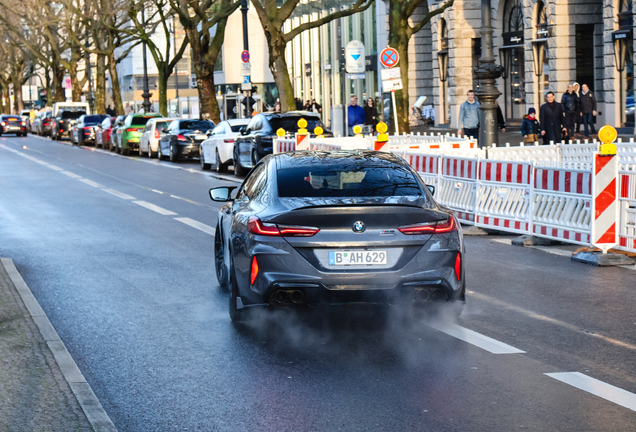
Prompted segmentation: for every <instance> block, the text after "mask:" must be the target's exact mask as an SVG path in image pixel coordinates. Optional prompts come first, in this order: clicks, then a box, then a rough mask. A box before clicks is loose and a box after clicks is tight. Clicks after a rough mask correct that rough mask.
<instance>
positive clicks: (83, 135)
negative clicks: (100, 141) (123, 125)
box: [70, 114, 108, 145]
mask: <svg viewBox="0 0 636 432" xmlns="http://www.w3.org/2000/svg"><path fill="white" fill-rule="evenodd" d="M106 118H108V115H106V114H93V115H83V116H81V117H80V118H79V119H77V123H75V124H74V125H73V127H72V128H71V132H70V138H71V144H73V145H75V144H77V145H86V144H95V128H96V127H97V126H98V125H99V124H100V123H101V122H103V121H104V119H106Z"/></svg>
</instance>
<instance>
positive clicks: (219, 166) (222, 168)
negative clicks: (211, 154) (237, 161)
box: [215, 149, 227, 174]
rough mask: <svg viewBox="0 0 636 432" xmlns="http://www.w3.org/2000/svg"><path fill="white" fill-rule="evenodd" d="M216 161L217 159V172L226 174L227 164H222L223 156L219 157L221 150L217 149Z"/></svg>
mask: <svg viewBox="0 0 636 432" xmlns="http://www.w3.org/2000/svg"><path fill="white" fill-rule="evenodd" d="M215 159H216V161H215V162H216V163H215V166H216V172H218V173H219V174H222V173H224V172H227V164H224V163H221V156H219V149H216V151H215Z"/></svg>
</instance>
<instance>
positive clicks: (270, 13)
mask: <svg viewBox="0 0 636 432" xmlns="http://www.w3.org/2000/svg"><path fill="white" fill-rule="evenodd" d="M374 1H375V0H356V1H355V2H354V3H353V4H350V7H348V8H347V9H342V10H339V11H337V12H333V13H331V14H329V15H326V16H324V17H322V18H320V19H317V20H315V21H309V22H306V23H303V24H301V25H299V26H298V27H295V28H293V29H292V30H290V31H289V32H287V33H285V32H284V31H283V26H284V25H285V22H286V21H287V20H288V19H290V17H291V16H292V14H293V12H294V10H295V9H296V7H297V6H298V5H299V3H300V0H285V1H284V2H282V5H281V6H280V7H279V6H278V4H279V3H281V2H280V1H277V0H252V5H253V6H254V9H256V12H257V14H258V18H259V20H260V21H261V25H262V26H263V30H264V31H265V37H266V39H267V47H268V48H269V69H270V70H271V71H272V74H273V75H274V82H275V83H276V86H277V87H278V93H279V95H280V103H281V109H282V110H283V111H288V110H289V109H293V108H294V107H295V106H296V105H295V101H294V88H293V87H292V83H291V79H290V78H289V73H288V69H287V59H286V58H285V48H286V47H287V44H288V43H289V42H290V41H291V40H292V39H294V38H295V37H296V36H298V35H299V34H301V33H302V32H304V31H306V30H310V29H313V28H316V27H320V26H322V25H324V24H327V23H329V22H331V21H333V20H335V19H338V18H342V17H346V16H350V15H353V14H356V13H358V12H364V11H365V10H367V9H368V8H369V7H370V6H371V5H372V4H373V2H374ZM345 3H346V2H345ZM341 6H343V5H342V4H341Z"/></svg>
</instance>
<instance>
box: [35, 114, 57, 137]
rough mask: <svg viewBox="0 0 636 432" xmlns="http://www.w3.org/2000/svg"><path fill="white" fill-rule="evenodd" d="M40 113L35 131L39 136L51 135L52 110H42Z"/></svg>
mask: <svg viewBox="0 0 636 432" xmlns="http://www.w3.org/2000/svg"><path fill="white" fill-rule="evenodd" d="M40 114H41V116H40V121H39V122H37V125H36V127H35V133H36V134H38V135H40V136H47V135H51V126H52V125H53V112H52V111H43V112H41V113H40ZM40 114H38V115H40Z"/></svg>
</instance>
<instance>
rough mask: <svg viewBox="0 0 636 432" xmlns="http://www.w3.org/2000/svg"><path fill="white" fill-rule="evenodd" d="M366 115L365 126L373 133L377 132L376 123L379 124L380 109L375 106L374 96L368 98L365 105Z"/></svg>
mask: <svg viewBox="0 0 636 432" xmlns="http://www.w3.org/2000/svg"><path fill="white" fill-rule="evenodd" d="M364 116H365V117H364V128H365V129H366V130H367V132H368V133H370V134H371V135H373V134H374V133H375V125H377V124H378V110H377V109H376V107H375V102H374V101H373V98H369V99H367V103H366V105H365V106H364Z"/></svg>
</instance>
